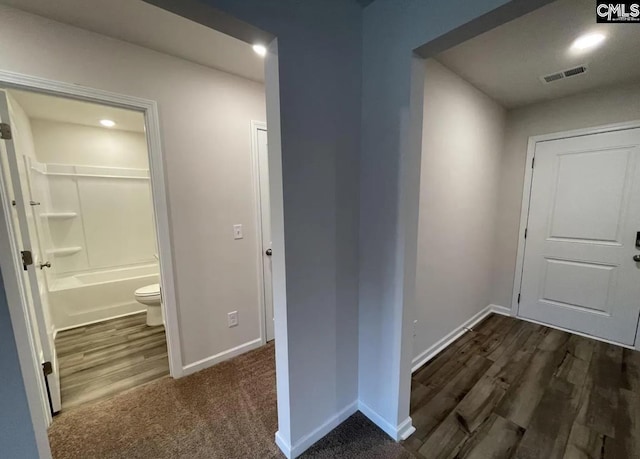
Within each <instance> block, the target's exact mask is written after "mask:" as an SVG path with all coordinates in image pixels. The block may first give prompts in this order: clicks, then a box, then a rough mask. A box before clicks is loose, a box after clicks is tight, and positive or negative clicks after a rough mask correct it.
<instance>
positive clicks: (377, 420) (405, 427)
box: [358, 400, 416, 441]
mask: <svg viewBox="0 0 640 459" xmlns="http://www.w3.org/2000/svg"><path fill="white" fill-rule="evenodd" d="M358 410H360V412H361V413H362V414H364V415H365V416H366V417H368V418H369V420H371V422H373V423H374V424H375V425H377V426H378V427H380V428H381V429H382V430H383V431H384V432H385V433H386V434H387V435H389V436H390V437H391V438H392V439H393V440H395V441H401V440H406V439H407V438H409V436H410V435H411V434H412V433H413V432H415V431H416V428H415V427H413V422H412V420H411V418H410V417H408V418H406V419H405V420H404V421H402V422H401V423H400V424H398V425H397V426H392V425H391V424H389V423H388V422H387V421H386V420H385V419H384V418H383V417H382V416H380V415H379V414H378V413H376V412H375V411H374V410H373V409H371V408H370V407H369V406H368V405H367V404H366V403H364V402H363V401H361V400H359V401H358Z"/></svg>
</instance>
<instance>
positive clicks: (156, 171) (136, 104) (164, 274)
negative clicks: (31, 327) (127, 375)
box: [0, 70, 182, 444]
mask: <svg viewBox="0 0 640 459" xmlns="http://www.w3.org/2000/svg"><path fill="white" fill-rule="evenodd" d="M0 86H2V87H3V88H7V89H11V88H14V89H21V90H27V91H36V92H41V93H45V94H50V95H55V96H63V97H69V98H73V99H79V100H85V101H90V102H96V103H100V104H105V105H110V106H114V107H120V108H126V109H130V110H137V111H141V112H143V113H144V115H145V127H146V137H147V145H148V151H149V169H150V176H151V187H152V195H153V206H154V214H155V224H156V225H155V226H156V233H157V237H158V251H159V258H160V271H161V272H160V283H161V285H162V292H163V308H164V312H165V322H166V337H167V349H168V354H169V368H170V373H171V376H173V377H174V378H178V377H180V376H182V356H181V351H180V335H179V328H178V311H177V305H176V294H175V286H174V271H173V258H172V257H173V255H172V248H171V231H170V225H169V213H168V200H167V191H166V187H165V172H164V166H163V154H162V147H161V142H160V138H161V137H160V122H159V118H158V106H157V104H156V102H155V101H152V100H147V99H141V98H138V97H133V96H127V95H122V94H117V93H113V92H109V91H103V90H100V89H93V88H88V87H84V86H79V85H76V84H68V83H63V82H58V81H53V80H48V79H44V78H38V77H33V76H29V75H23V74H19V73H14V72H8V71H4V70H0ZM5 212H6V209H5ZM2 236H4V237H8V234H7V235H2ZM2 242H3V243H6V241H2ZM0 258H1V259H2V261H4V262H5V263H8V262H11V263H13V262H14V253H13V252H12V251H9V252H6V251H3V252H2V255H1V256H0ZM5 266H6V265H5ZM9 266H10V265H9ZM7 278H8V280H6V281H5V282H6V283H5V288H7V289H8V290H11V289H12V288H13V287H15V286H13V285H11V284H12V282H16V279H17V278H12V277H11V276H8V275H7ZM6 284H9V285H8V286H7V285H6ZM14 299H15V297H14ZM12 325H13V328H14V334H15V335H16V337H23V336H28V333H29V331H28V326H27V325H26V323H25V322H24V321H22V320H18V319H16V318H15V315H12ZM16 341H17V342H18V343H19V346H21V347H23V346H25V345H27V344H28V345H29V346H33V345H34V343H33V342H29V343H27V342H25V341H24V340H22V338H20V339H19V340H18V339H17V340H16ZM19 351H20V352H21V355H23V356H24V355H27V354H26V352H28V351H27V350H26V349H24V348H23V349H19ZM31 358H32V359H33V358H34V355H32V356H31ZM23 372H26V370H25V368H23ZM26 374H29V372H26ZM30 379H32V378H27V377H25V387H26V389H27V392H28V393H29V392H31V391H33V390H39V389H38V388H37V387H36V386H35V385H34V384H32V383H31V382H30ZM37 379H41V378H39V377H36V378H35V380H37ZM35 396H36V395H35V394H32V393H31V394H28V397H29V399H30V400H31V399H32V398H33V397H35ZM37 397H41V395H40V394H37ZM30 409H31V416H32V418H33V420H34V426H35V425H36V424H38V425H40V422H42V421H43V420H44V421H46V422H45V424H48V420H47V418H46V417H44V416H45V414H44V413H42V412H41V410H37V409H34V407H33V406H32V404H31V403H30ZM35 431H36V435H37V436H38V439H37V440H38V443H39V444H44V443H45V442H46V443H48V438H47V436H46V431H45V432H44V433H43V432H41V430H40V429H38V428H36V429H35ZM43 434H44V437H42V435H43Z"/></svg>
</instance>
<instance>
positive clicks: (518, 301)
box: [518, 293, 520, 304]
mask: <svg viewBox="0 0 640 459" xmlns="http://www.w3.org/2000/svg"><path fill="white" fill-rule="evenodd" d="M518 304H520V294H519V293H518Z"/></svg>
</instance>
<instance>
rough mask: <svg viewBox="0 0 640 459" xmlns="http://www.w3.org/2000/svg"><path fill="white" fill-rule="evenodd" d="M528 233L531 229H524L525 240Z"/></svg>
mask: <svg viewBox="0 0 640 459" xmlns="http://www.w3.org/2000/svg"><path fill="white" fill-rule="evenodd" d="M528 231H529V228H525V229H524V238H525V239H526V238H527V232H528Z"/></svg>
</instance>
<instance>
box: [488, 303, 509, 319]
mask: <svg viewBox="0 0 640 459" xmlns="http://www.w3.org/2000/svg"><path fill="white" fill-rule="evenodd" d="M489 308H491V312H493V313H494V314H500V315H501V316H507V317H512V316H513V314H512V312H511V309H509V308H508V307H506V306H499V305H497V304H490V305H489Z"/></svg>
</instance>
